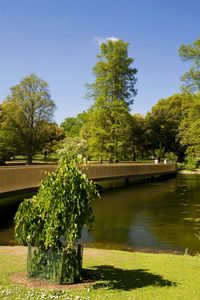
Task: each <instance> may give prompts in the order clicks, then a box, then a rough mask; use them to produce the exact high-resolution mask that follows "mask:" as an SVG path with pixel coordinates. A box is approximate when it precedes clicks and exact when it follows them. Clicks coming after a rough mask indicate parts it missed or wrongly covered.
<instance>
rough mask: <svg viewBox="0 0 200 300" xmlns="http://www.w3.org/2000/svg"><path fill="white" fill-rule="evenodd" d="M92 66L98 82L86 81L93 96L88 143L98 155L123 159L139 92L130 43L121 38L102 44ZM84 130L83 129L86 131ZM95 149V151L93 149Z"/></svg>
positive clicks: (92, 150)
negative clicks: (90, 82) (96, 59)
mask: <svg viewBox="0 0 200 300" xmlns="http://www.w3.org/2000/svg"><path fill="white" fill-rule="evenodd" d="M97 58H98V60H99V61H98V62H97V63H96V65H95V66H94V67H93V74H94V76H95V82H94V83H92V84H89V85H87V87H88V94H87V97H92V98H93V99H94V105H93V107H92V109H91V112H90V118H89V122H90V124H89V125H88V124H87V125H86V127H87V128H89V134H88V133H87V136H88V144H89V148H90V152H91V153H95V156H100V157H101V156H104V157H105V158H110V160H112V159H115V160H118V159H121V158H122V156H123V155H122V154H123V152H126V151H125V149H126V148H125V145H126V144H127V140H128V139H129V136H130V122H129V121H130V118H131V117H130V114H129V109H130V105H131V104H133V101H134V97H135V95H136V93H137V91H136V89H135V83H136V77H135V74H136V73H137V70H136V69H135V68H133V67H132V63H133V61H134V60H133V59H132V58H129V57H128V43H125V42H124V41H122V40H117V41H108V42H107V43H103V44H101V53H100V54H99V55H97ZM82 132H84V129H83V131H82ZM94 151H95V152H94Z"/></svg>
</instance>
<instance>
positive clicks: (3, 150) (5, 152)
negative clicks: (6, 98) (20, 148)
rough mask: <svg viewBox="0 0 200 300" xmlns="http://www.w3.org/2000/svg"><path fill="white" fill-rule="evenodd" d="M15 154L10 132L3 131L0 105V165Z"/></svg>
mask: <svg viewBox="0 0 200 300" xmlns="http://www.w3.org/2000/svg"><path fill="white" fill-rule="evenodd" d="M15 153H16V141H15V138H14V135H13V133H12V132H9V131H6V130H4V129H3V108H2V104H0V165H4V164H5V162H6V160H9V159H10V157H12V156H14V155H15Z"/></svg>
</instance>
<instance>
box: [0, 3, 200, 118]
mask: <svg viewBox="0 0 200 300" xmlns="http://www.w3.org/2000/svg"><path fill="white" fill-rule="evenodd" d="M199 11H200V1H199V0H190V1H185V0H182V1H181V0H107V1H106V0H102V1H99V0H71V1H68V0H34V1H33V0H32V1H31V0H0V99H1V100H4V99H5V97H6V96H7V95H8V94H9V89H10V87H11V86H13V85H16V84H18V83H19V82H20V81H21V79H22V78H23V77H25V76H27V75H29V74H30V73H36V74H37V75H38V76H40V77H41V78H42V79H43V80H46V81H47V82H48V84H49V87H50V92H51V95H52V98H53V99H54V101H55V103H56V106H57V110H56V113H55V120H56V122H57V123H60V122H62V121H63V120H64V118H66V117H69V116H76V115H77V114H78V113H80V112H82V111H83V110H86V109H87V108H88V107H89V106H90V105H91V104H92V101H91V100H86V99H84V96H85V94H86V87H85V84H86V83H91V82H92V81H93V76H92V72H91V68H92V67H93V66H94V64H95V63H96V62H97V59H96V55H97V54H98V53H99V45H98V43H97V42H96V38H104V39H105V38H107V37H116V38H120V39H123V40H124V41H127V42H129V44H130V45H129V56H130V57H132V58H134V59H135V61H134V67H136V68H137V69H138V74H137V78H138V82H137V86H136V87H137V89H138V95H137V96H136V98H135V103H134V105H133V106H132V112H133V113H136V112H137V113H142V114H145V113H146V112H147V111H149V110H150V109H151V107H152V106H153V105H154V104H155V103H156V102H157V101H158V100H159V99H160V98H165V97H168V96H170V95H172V94H174V93H177V92H179V91H180V85H181V82H180V76H181V75H182V74H183V73H184V72H185V71H186V70H187V69H188V68H189V67H190V64H188V63H184V62H182V61H181V59H180V58H179V56H178V48H179V47H180V45H181V44H183V43H184V44H190V43H192V42H193V41H195V40H196V39H197V38H199V37H200V18H199Z"/></svg>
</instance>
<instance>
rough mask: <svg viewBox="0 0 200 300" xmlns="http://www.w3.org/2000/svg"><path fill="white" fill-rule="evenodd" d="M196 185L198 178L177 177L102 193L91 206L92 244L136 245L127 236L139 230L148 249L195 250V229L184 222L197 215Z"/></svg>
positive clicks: (196, 245) (198, 183) (197, 242)
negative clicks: (92, 214)
mask: <svg viewBox="0 0 200 300" xmlns="http://www.w3.org/2000/svg"><path fill="white" fill-rule="evenodd" d="M198 185H200V178H199V181H198V182H197V180H196V179H194V178H193V179H191V178H190V179H187V178H186V177H179V178H178V179H171V180H168V181H164V182H159V183H158V182H157V183H155V184H145V185H137V186H133V187H129V188H121V189H116V190H112V191H106V192H104V193H103V195H102V199H101V200H100V201H97V202H96V204H95V207H94V212H95V224H94V229H93V233H92V237H93V241H94V243H102V244H106V245H112V244H118V245H119V244H121V245H122V244H123V245H131V246H132V247H134V246H139V245H134V244H133V243H136V242H137V241H136V240H134V239H131V234H130V233H133V232H134V230H137V228H139V229H140V230H139V231H138V234H140V233H141V234H143V236H141V238H144V239H145V238H147V237H148V239H151V241H150V240H149V246H152V243H154V246H155V247H161V246H162V247H163V248H164V249H167V248H168V247H169V246H170V247H171V248H173V247H174V249H180V248H183V249H184V248H188V247H189V248H190V247H191V248H192V249H199V247H200V244H199V241H198V240H197V238H196V237H195V235H194V233H195V229H194V228H193V226H191V223H188V221H187V220H185V218H188V217H190V216H192V217H193V218H195V217H197V215H198V212H197V210H196V208H195V206H194V205H195V201H196V200H195V199H198V198H196V197H197V196H198V192H199V190H198V189H199V188H198ZM199 209H200V208H199ZM142 229H144V230H143V232H142ZM138 240H139V239H138ZM146 244H148V241H147V242H146ZM140 246H142V245H140Z"/></svg>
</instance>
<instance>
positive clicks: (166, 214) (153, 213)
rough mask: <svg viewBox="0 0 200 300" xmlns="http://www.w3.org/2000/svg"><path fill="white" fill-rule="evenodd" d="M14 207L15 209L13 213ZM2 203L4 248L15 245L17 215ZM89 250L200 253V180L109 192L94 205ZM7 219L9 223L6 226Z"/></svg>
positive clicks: (186, 178)
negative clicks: (93, 221) (110, 249)
mask: <svg viewBox="0 0 200 300" xmlns="http://www.w3.org/2000/svg"><path fill="white" fill-rule="evenodd" d="M8 207H9V208H8ZM15 210H16V204H15V205H14V204H12V203H10V205H9V206H7V209H6V207H5V204H3V205H2V200H0V216H1V215H2V212H3V215H4V216H6V218H5V217H4V218H3V219H2V217H0V220H1V221H0V244H14V238H13V229H12V228H13V225H12V220H13V213H14V211H15ZM94 213H95V223H94V227H93V231H92V233H90V234H88V233H87V231H86V230H84V231H83V235H82V239H81V242H83V243H84V244H85V245H87V246H92V247H100V248H112V249H123V250H144V251H178V252H181V253H184V252H185V251H189V252H198V251H200V240H199V239H198V237H197V236H196V235H198V234H200V176H198V175H197V176H195V175H187V176H186V175H184V176H183V175H181V176H178V177H177V178H173V179H170V180H167V181H160V182H156V183H148V184H138V185H133V186H129V187H123V188H117V189H112V190H106V191H104V192H103V194H102V197H101V199H100V200H98V201H96V202H95V204H94ZM2 220H3V221H2Z"/></svg>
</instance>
